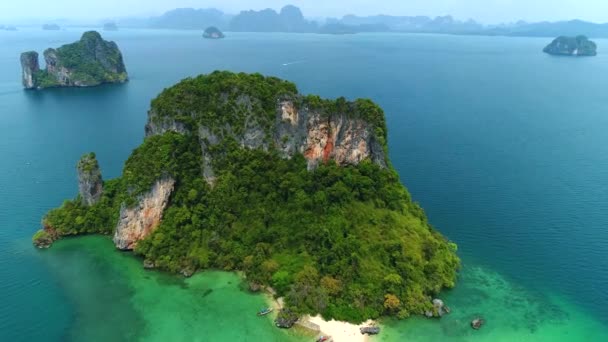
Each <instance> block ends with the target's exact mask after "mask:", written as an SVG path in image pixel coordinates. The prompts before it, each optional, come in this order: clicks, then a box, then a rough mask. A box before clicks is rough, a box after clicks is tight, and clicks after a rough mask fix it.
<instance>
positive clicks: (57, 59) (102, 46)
mask: <svg viewBox="0 0 608 342" xmlns="http://www.w3.org/2000/svg"><path fill="white" fill-rule="evenodd" d="M24 59H25V62H26V63H24ZM44 59H45V62H46V66H47V67H46V70H40V71H38V72H30V71H31V70H33V69H32V66H33V65H34V62H33V60H35V64H36V65H37V64H38V55H37V54H36V55H33V54H32V53H31V52H29V53H25V54H22V56H21V65H22V68H23V74H24V82H23V83H24V86H25V88H27V89H41V88H50V87H91V86H97V85H100V84H104V83H123V82H126V81H127V80H128V75H127V71H126V68H125V65H124V62H123V58H122V54H121V52H120V50H119V49H118V46H117V45H116V43H114V42H109V41H105V40H103V39H102V38H101V35H100V34H99V33H98V32H95V31H89V32H85V33H84V34H83V35H82V38H81V39H80V40H79V41H78V42H75V43H73V44H68V45H64V46H62V47H60V48H58V49H47V50H45V51H44ZM26 74H27V75H32V77H31V79H29V78H28V82H26V81H25V75H26Z"/></svg>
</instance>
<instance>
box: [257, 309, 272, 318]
mask: <svg viewBox="0 0 608 342" xmlns="http://www.w3.org/2000/svg"><path fill="white" fill-rule="evenodd" d="M273 310H274V309H273V308H264V309H262V310H260V311H258V316H266V315H268V314H269V313H271V312H272V311H273Z"/></svg>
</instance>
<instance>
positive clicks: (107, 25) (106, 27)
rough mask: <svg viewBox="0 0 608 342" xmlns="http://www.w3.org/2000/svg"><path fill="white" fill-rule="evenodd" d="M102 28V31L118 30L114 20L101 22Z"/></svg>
mask: <svg viewBox="0 0 608 342" xmlns="http://www.w3.org/2000/svg"><path fill="white" fill-rule="evenodd" d="M103 30H104V31H118V25H116V23H114V22H111V23H105V24H103Z"/></svg>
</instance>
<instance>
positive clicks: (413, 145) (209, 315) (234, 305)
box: [0, 29, 608, 342]
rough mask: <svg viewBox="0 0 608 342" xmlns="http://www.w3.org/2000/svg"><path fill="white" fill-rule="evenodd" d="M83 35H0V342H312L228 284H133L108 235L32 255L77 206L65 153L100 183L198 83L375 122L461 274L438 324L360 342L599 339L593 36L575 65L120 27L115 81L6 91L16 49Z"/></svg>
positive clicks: (366, 43) (604, 106) (522, 41)
mask: <svg viewBox="0 0 608 342" xmlns="http://www.w3.org/2000/svg"><path fill="white" fill-rule="evenodd" d="M82 32H83V30H80V29H69V30H66V31H59V32H51V31H42V30H39V29H22V30H20V31H17V32H5V31H0V265H1V267H0V304H1V305H0V341H37V340H45V341H308V340H311V338H310V337H307V336H299V335H297V334H293V333H287V332H284V331H279V330H276V329H275V328H274V327H273V325H272V320H271V318H270V317H267V318H258V317H256V316H255V312H256V311H257V310H258V309H259V308H260V307H261V306H264V305H265V298H264V297H263V296H259V295H251V294H249V293H247V292H246V291H243V290H242V288H241V284H240V282H239V278H238V277H237V276H236V275H234V274H229V273H222V272H207V273H202V274H198V275H196V276H195V277H193V278H191V279H188V280H185V279H183V278H180V277H177V276H173V275H169V274H164V273H160V272H148V271H144V270H143V269H142V268H141V260H138V259H137V258H135V257H133V256H132V255H130V254H126V253H120V252H117V251H115V250H114V249H113V247H112V244H111V242H110V241H109V239H108V238H107V237H96V236H91V237H84V238H77V239H67V240H63V241H61V242H59V243H57V244H56V245H55V246H54V247H53V248H51V249H50V250H47V251H38V250H36V249H34V248H33V247H32V245H31V239H30V238H31V235H32V234H33V233H34V232H35V231H36V230H37V229H38V228H39V226H40V219H41V217H42V216H43V215H44V213H45V212H46V211H47V210H49V209H50V208H53V207H55V206H58V205H59V204H61V202H62V201H63V200H64V199H66V198H71V197H73V196H74V195H75V194H76V192H77V189H76V174H75V170H74V167H75V163H76V161H77V160H78V158H79V157H80V155H82V154H83V153H85V152H89V151H95V152H96V153H97V156H98V158H99V160H100V164H101V167H102V171H103V174H104V177H105V178H111V177H115V176H117V175H119V174H120V170H121V168H122V165H123V163H124V161H125V160H126V158H127V157H128V155H129V154H130V152H131V150H132V149H133V148H134V147H136V146H137V145H138V144H139V143H140V142H141V141H142V139H143V135H144V124H145V121H146V111H147V109H148V107H149V103H150V100H151V99H152V98H153V97H155V96H156V95H157V94H158V93H159V92H160V91H161V90H162V89H163V88H164V87H168V86H170V85H172V84H173V83H175V82H177V81H179V80H180V79H182V78H184V77H187V76H192V75H197V74H200V73H207V72H210V71H213V70H216V69H227V70H232V71H246V72H261V73H264V74H270V75H275V76H278V77H282V78H286V79H289V80H292V81H294V82H295V83H296V84H297V85H298V87H299V89H300V90H301V91H302V92H304V93H315V94H320V95H322V96H325V97H337V96H342V95H344V96H346V97H348V98H351V99H353V98H357V97H369V98H372V99H373V100H374V101H376V102H378V103H379V104H380V105H381V106H382V107H383V108H384V109H385V111H386V115H387V122H388V127H389V135H390V137H389V140H390V142H389V145H390V155H391V158H392V162H393V164H394V166H395V167H396V168H397V170H398V171H399V173H400V175H401V177H402V181H403V182H404V183H405V185H406V186H407V187H408V188H409V190H410V191H411V193H412V195H413V197H414V198H415V199H416V200H418V201H419V202H420V203H421V204H422V206H423V207H424V208H425V210H426V212H427V214H428V216H429V218H430V221H431V222H432V223H433V224H434V225H435V226H436V227H437V228H438V229H439V230H440V231H441V232H443V233H444V234H445V235H447V236H448V237H449V238H450V239H452V240H453V241H455V242H456V243H457V244H458V246H459V253H460V255H461V256H462V258H463V264H464V267H463V269H462V272H461V276H460V279H459V282H458V286H457V288H456V289H454V290H452V291H448V292H446V293H443V294H442V296H441V297H442V298H443V299H444V300H445V301H446V302H447V304H448V305H449V306H450V307H451V308H452V311H453V313H452V314H451V315H450V316H448V317H446V318H444V319H442V320H441V321H435V320H425V319H422V318H413V319H409V320H407V321H393V320H386V321H384V322H383V324H384V327H385V328H384V330H383V332H382V334H381V335H380V336H379V337H377V338H374V339H372V340H376V341H388V342H393V341H412V342H418V341H420V342H426V341H458V342H461V341H462V342H465V341H472V342H475V341H483V342H486V341H499V342H500V341H516V342H517V341H551V342H553V341H568V342H569V341H574V342H577V341H592V342H595V341H598V342H602V341H608V229H607V228H608V135H607V134H606V133H605V132H607V131H608V96H607V89H608V52H607V53H606V54H604V53H603V52H604V51H603V48H602V47H606V46H608V41H606V40H597V42H598V45H599V47H600V51H599V55H598V56H597V57H595V58H581V59H574V58H556V57H551V56H548V55H545V54H543V53H541V50H542V48H543V47H544V45H545V44H546V43H547V42H548V41H549V40H550V39H544V38H506V37H467V36H448V35H407V34H360V35H349V36H322V35H307V34H299V35H295V34H244V33H243V34H228V38H227V39H225V40H221V41H210V40H203V39H202V37H201V33H200V32H188V31H153V30H121V31H118V32H104V33H103V35H104V36H105V37H106V38H110V39H112V40H115V41H116V42H117V43H118V44H119V46H120V47H121V49H122V50H123V54H124V56H125V60H126V63H127V68H128V71H129V73H130V75H131V81H130V82H129V83H128V84H126V85H124V86H104V87H99V88H91V89H56V90H48V91H44V92H26V91H23V90H22V89H21V84H20V66H19V54H20V52H22V51H26V50H32V49H36V50H38V51H39V52H42V50H43V49H45V48H47V47H51V46H52V47H55V46H58V45H60V44H63V43H68V42H72V41H74V40H76V39H78V38H79V36H80V35H81V34H82ZM476 315H483V316H484V317H485V318H486V320H487V324H486V326H484V328H483V329H482V330H480V331H473V330H472V329H470V328H469V326H468V324H469V321H470V320H471V319H472V318H473V317H475V316H476Z"/></svg>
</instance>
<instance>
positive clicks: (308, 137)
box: [146, 97, 387, 183]
mask: <svg viewBox="0 0 608 342" xmlns="http://www.w3.org/2000/svg"><path fill="white" fill-rule="evenodd" d="M248 101H251V99H249V98H247V97H243V98H241V99H238V100H237V102H239V103H240V104H241V105H243V107H244V108H250V107H251V104H250V103H248ZM296 103H301V104H302V105H301V106H300V108H298V107H297V106H296ZM148 114H149V116H148V124H147V125H146V135H147V136H152V135H157V134H158V135H160V134H164V133H166V132H169V131H171V132H177V133H181V134H187V133H188V132H189V130H188V129H187V128H186V125H184V124H182V123H180V122H179V121H176V120H174V119H170V118H167V117H164V116H160V115H158V113H157V112H156V111H154V110H151V111H150V112H149V113H148ZM253 122H254V120H248V124H246V125H245V129H244V130H243V131H242V133H240V134H237V133H235V132H234V130H233V129H232V128H231V127H230V126H226V128H225V129H224V130H223V131H222V132H221V133H217V132H213V131H212V130H211V129H210V128H209V127H206V126H205V125H200V126H199V127H198V136H199V139H200V143H201V148H202V151H203V163H204V165H203V175H204V177H205V178H206V180H207V181H208V182H209V183H213V181H214V179H215V175H214V172H213V169H212V167H211V161H212V158H211V156H210V155H209V153H208V150H209V149H210V148H211V147H213V146H215V145H218V144H220V143H221V142H222V140H223V139H224V138H226V137H228V136H230V137H232V138H234V139H235V140H236V141H238V142H239V143H240V145H241V146H242V147H244V148H250V149H256V148H261V149H264V150H268V149H269V147H270V145H271V144H272V145H273V146H274V147H276V148H277V149H278V150H279V152H280V154H281V155H282V156H283V157H284V158H292V157H293V156H294V155H295V154H297V153H300V154H303V155H304V157H305V158H306V159H307V161H308V169H309V170H314V169H315V168H316V167H317V166H318V165H319V164H320V163H327V162H329V161H330V160H331V161H334V162H336V163H337V164H338V165H341V166H344V165H356V164H359V163H360V162H361V161H363V160H365V159H370V160H372V161H373V162H374V163H376V164H378V165H380V166H382V167H386V166H387V162H386V155H385V152H384V149H383V147H382V145H381V143H380V142H379V140H378V139H377V137H376V135H375V133H374V131H373V127H372V125H371V124H370V123H368V122H367V121H365V120H362V119H358V118H353V117H349V116H348V115H346V114H342V113H338V114H332V113H330V114H328V113H324V112H322V111H321V110H315V109H311V106H308V105H307V104H306V103H305V101H303V99H302V98H296V99H279V100H277V104H276V117H275V124H274V129H273V132H272V141H271V142H269V141H268V139H267V138H266V134H265V132H264V130H263V129H262V128H261V127H260V126H258V125H256V124H254V123H253Z"/></svg>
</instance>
